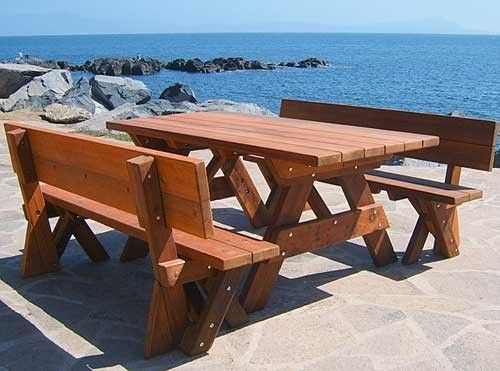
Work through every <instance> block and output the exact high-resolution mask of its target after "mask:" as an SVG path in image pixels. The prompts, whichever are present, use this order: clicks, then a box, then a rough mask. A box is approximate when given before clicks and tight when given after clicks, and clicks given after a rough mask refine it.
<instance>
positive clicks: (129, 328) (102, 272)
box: [0, 231, 424, 370]
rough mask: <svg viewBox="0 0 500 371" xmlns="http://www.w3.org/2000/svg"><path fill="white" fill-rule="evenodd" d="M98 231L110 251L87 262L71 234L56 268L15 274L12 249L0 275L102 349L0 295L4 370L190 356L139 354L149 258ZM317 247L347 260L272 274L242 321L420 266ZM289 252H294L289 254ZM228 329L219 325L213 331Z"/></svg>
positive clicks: (133, 363) (162, 361) (145, 364)
mask: <svg viewBox="0 0 500 371" xmlns="http://www.w3.org/2000/svg"><path fill="white" fill-rule="evenodd" d="M98 238H99V240H100V241H101V242H102V244H103V246H105V248H106V250H107V251H108V253H109V255H110V257H111V259H109V260H108V261H106V262H102V263H91V262H90V261H89V260H88V258H87V257H86V255H85V254H84V253H83V252H82V249H81V248H80V247H79V246H78V243H76V242H75V241H74V240H72V241H71V242H70V244H69V246H68V248H67V250H66V252H65V254H64V256H63V257H62V259H61V264H62V270H61V271H60V272H57V273H51V274H46V275H42V276H37V277H32V278H28V279H21V278H20V274H19V271H20V266H21V256H20V255H19V256H15V257H9V258H4V259H0V276H1V277H0V278H1V279H2V281H4V282H5V283H6V284H7V285H9V286H10V287H11V288H12V289H13V290H15V291H16V292H17V293H18V294H20V295H21V296H22V297H24V298H25V299H26V300H27V301H28V302H30V303H32V304H33V305H34V306H36V307H38V308H40V309H41V310H43V311H44V312H45V313H46V314H47V315H48V316H49V317H51V318H52V319H53V320H55V321H57V322H59V323H60V324H59V325H58V326H56V327H57V328H56V329H54V330H57V329H59V330H60V329H61V327H62V326H64V327H66V328H67V329H69V330H70V331H72V332H74V333H75V334H76V335H75V336H80V337H82V338H84V339H86V340H87V342H88V343H89V347H95V348H97V349H98V350H99V351H100V352H102V354H97V355H91V356H81V357H74V356H73V355H72V354H70V353H67V352H66V351H64V350H63V349H62V348H60V347H59V346H58V345H56V344H54V343H53V342H52V341H50V340H49V339H48V338H46V337H45V336H44V335H43V333H42V332H40V331H39V330H38V329H37V328H36V327H34V326H33V325H31V324H30V323H29V322H28V321H27V320H25V319H24V318H23V317H22V316H21V315H20V314H18V313H16V312H14V311H13V310H11V309H10V308H9V307H7V306H6V305H4V304H3V303H1V302H0V304H1V306H0V313H1V317H2V318H1V319H2V331H1V334H0V365H4V366H5V367H7V369H9V370H34V369H37V368H38V367H39V366H40V365H42V364H43V365H44V366H45V365H48V366H49V367H48V368H49V369H51V370H59V369H60V370H67V369H74V370H79V369H82V370H83V369H84V370H88V369H89V368H99V367H109V366H113V365H117V364H120V365H122V366H124V367H126V368H127V369H131V370H134V369H138V370H139V369H144V368H147V369H151V370H155V369H158V370H160V369H165V368H172V367H175V366H178V365H181V364H185V363H189V362H190V361H192V360H193V358H192V357H187V356H185V355H184V354H183V353H181V352H179V351H172V352H169V353H167V354H165V355H162V356H159V357H155V358H153V359H150V360H145V359H144V358H143V353H142V349H143V339H144V330H145V326H146V319H147V314H148V308H149V302H150V295H151V286H152V280H153V275H152V273H151V265H150V263H149V261H148V259H138V260H136V261H133V262H129V263H126V264H123V263H120V261H119V256H120V253H121V249H122V247H123V244H124V243H125V239H126V236H125V235H123V234H122V233H120V232H116V231H109V232H105V233H101V234H99V235H98ZM317 255H321V256H323V257H326V258H328V259H332V260H336V261H339V262H342V263H344V264H347V265H350V267H349V268H345V269H337V270H333V271H328V272H323V273H317V274H311V275H307V276H305V277H299V278H293V279H290V278H286V277H284V276H280V277H279V280H278V284H277V286H276V288H275V290H274V292H273V295H272V298H271V300H270V303H269V305H268V306H267V307H266V309H264V310H262V311H259V312H257V313H254V314H252V315H251V316H250V323H249V324H248V325H249V326H251V325H252V324H253V323H256V322H259V321H261V320H264V319H267V318H270V317H273V316H276V315H280V314H283V313H286V312H288V311H291V310H294V309H296V308H300V307H303V306H304V305H307V304H311V303H314V302H317V301H320V300H322V299H325V298H328V297H331V296H332V295H331V294H329V293H327V292H325V291H323V290H321V289H318V287H319V286H320V285H323V284H325V283H328V282H332V281H335V280H337V279H340V278H343V277H346V276H348V275H352V274H355V273H357V272H359V271H361V270H370V271H373V272H375V273H377V274H382V275H384V276H387V277H390V278H392V279H398V280H399V279H404V278H406V277H408V275H411V274H416V273H418V272H421V271H423V270H424V267H422V266H421V265H418V266H417V267H415V268H412V269H408V268H406V267H404V272H405V273H404V274H403V273H402V270H401V269H400V268H399V266H400V264H398V263H397V264H392V265H391V266H390V267H388V268H383V269H376V268H374V267H373V265H372V263H371V259H370V257H369V254H368V253H367V251H366V248H364V247H362V246H359V245H356V244H352V243H344V244H340V245H338V246H336V247H335V248H328V249H323V250H321V251H319V252H318V253H317ZM297 258H299V259H300V257H296V258H293V259H297ZM61 324H62V326H61ZM228 331H230V330H229V329H227V328H224V329H223V330H222V331H221V335H220V336H224V334H225V333H227V332H228ZM88 353H90V352H87V354H88ZM52 365H53V366H52Z"/></svg>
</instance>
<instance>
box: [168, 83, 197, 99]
mask: <svg viewBox="0 0 500 371" xmlns="http://www.w3.org/2000/svg"><path fill="white" fill-rule="evenodd" d="M160 99H166V100H168V101H170V102H176V103H178V102H191V103H196V102H198V101H197V99H196V96H195V94H194V92H193V90H192V89H191V88H190V87H189V86H188V85H184V84H180V83H176V84H175V85H172V86H170V87H168V88H166V89H165V90H164V91H163V93H161V95H160Z"/></svg>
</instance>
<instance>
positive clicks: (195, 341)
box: [180, 269, 242, 355]
mask: <svg viewBox="0 0 500 371" xmlns="http://www.w3.org/2000/svg"><path fill="white" fill-rule="evenodd" d="M241 277H242V270H241V269H233V270H230V271H225V272H218V274H217V276H216V278H215V280H214V282H213V284H211V285H210V286H211V287H210V289H209V291H208V293H207V301H206V303H205V305H204V307H203V310H202V311H201V313H200V316H199V318H198V319H197V321H195V322H194V323H193V324H191V325H190V326H189V327H188V328H187V329H186V331H185V333H184V336H183V337H182V340H181V344H180V348H181V349H182V350H183V351H184V352H185V353H187V354H189V355H195V354H199V353H204V352H206V351H208V350H209V349H210V347H211V346H212V344H213V342H214V340H215V338H216V336H217V334H218V333H219V330H220V327H221V325H222V322H223V321H224V318H225V316H226V313H227V312H228V310H229V307H230V305H231V302H232V300H233V298H234V294H235V291H236V289H237V288H238V286H239V284H240V281H241Z"/></svg>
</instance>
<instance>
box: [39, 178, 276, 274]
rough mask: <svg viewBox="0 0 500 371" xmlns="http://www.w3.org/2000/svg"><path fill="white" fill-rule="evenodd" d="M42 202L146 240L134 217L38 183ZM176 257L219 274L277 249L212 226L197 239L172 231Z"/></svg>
mask: <svg viewBox="0 0 500 371" xmlns="http://www.w3.org/2000/svg"><path fill="white" fill-rule="evenodd" d="M41 188H42V193H43V195H44V198H45V200H46V201H47V202H48V203H50V204H52V205H54V206H56V207H60V208H62V209H65V210H68V211H70V212H72V213H74V214H76V215H80V216H82V217H84V218H89V219H92V220H95V221H97V222H99V223H102V224H104V225H106V226H108V227H111V228H113V229H116V230H119V231H123V232H125V233H127V234H129V235H131V236H134V237H136V238H137V239H140V240H143V241H144V240H146V231H145V230H144V228H143V227H141V226H140V224H139V220H138V218H137V216H136V215H134V214H130V213H127V212H125V211H122V210H119V209H116V208H114V207H111V206H107V205H105V204H102V203H99V202H96V201H93V200H91V199H88V198H85V197H81V196H78V195H76V194H74V193H71V192H67V191H65V190H63V189H60V188H56V187H53V186H51V185H47V184H42V185H41ZM173 234H174V240H175V243H176V247H177V249H178V252H179V255H180V256H181V257H183V258H188V259H191V260H203V261H204V262H206V264H209V265H210V266H212V267H213V268H215V269H219V270H222V271H226V270H230V269H234V268H237V267H240V266H244V265H249V264H253V263H257V262H260V261H263V260H267V259H270V258H273V257H276V256H278V255H279V247H278V246H277V245H275V244H272V243H270V242H266V241H261V240H257V239H253V238H251V237H247V236H243V235H240V234H237V233H233V232H230V231H227V230H225V229H222V228H218V227H215V231H214V237H213V238H210V239H204V238H200V237H197V236H194V235H191V234H188V233H186V232H182V231H180V230H177V229H173Z"/></svg>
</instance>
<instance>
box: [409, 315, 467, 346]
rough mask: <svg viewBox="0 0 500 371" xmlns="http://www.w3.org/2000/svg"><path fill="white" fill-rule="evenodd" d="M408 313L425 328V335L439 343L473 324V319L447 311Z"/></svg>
mask: <svg viewBox="0 0 500 371" xmlns="http://www.w3.org/2000/svg"><path fill="white" fill-rule="evenodd" d="M407 313H408V315H409V316H410V317H411V318H412V319H413V320H414V321H415V322H416V323H417V325H418V326H419V327H420V328H421V329H422V330H423V332H424V334H425V336H426V337H427V338H428V339H429V340H431V341H432V342H433V343H434V344H436V345H439V344H441V343H443V342H444V341H445V340H447V339H448V338H450V337H451V336H453V335H456V334H457V333H458V332H459V331H461V330H463V329H464V328H465V327H467V326H468V325H470V324H471V321H469V320H467V319H464V318H461V317H458V316H450V315H448V314H446V313H436V312H426V311H408V312H407Z"/></svg>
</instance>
